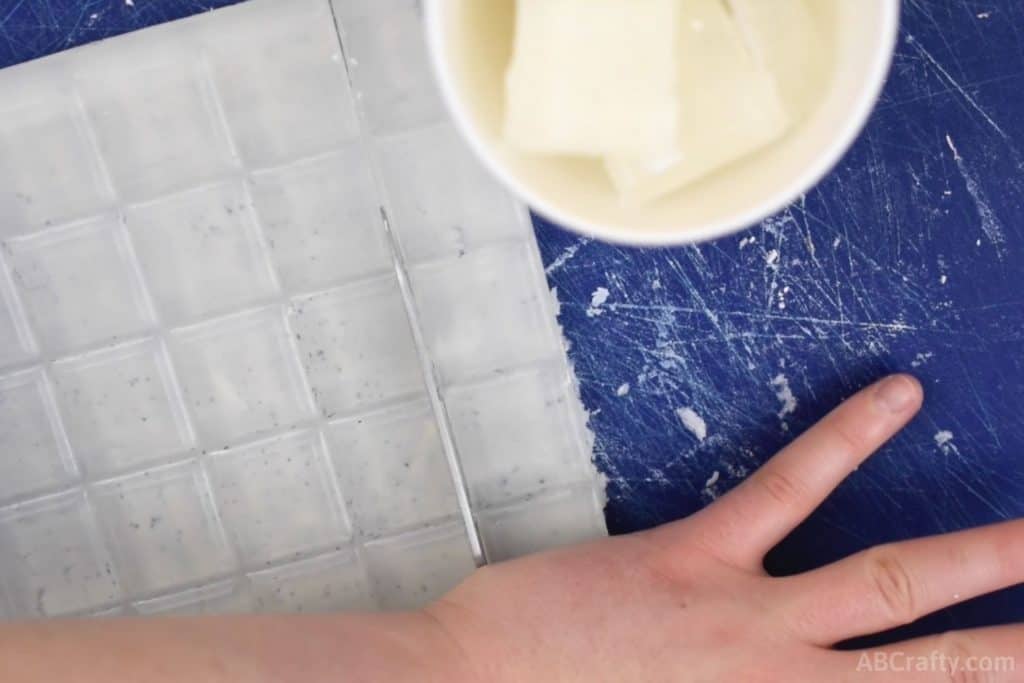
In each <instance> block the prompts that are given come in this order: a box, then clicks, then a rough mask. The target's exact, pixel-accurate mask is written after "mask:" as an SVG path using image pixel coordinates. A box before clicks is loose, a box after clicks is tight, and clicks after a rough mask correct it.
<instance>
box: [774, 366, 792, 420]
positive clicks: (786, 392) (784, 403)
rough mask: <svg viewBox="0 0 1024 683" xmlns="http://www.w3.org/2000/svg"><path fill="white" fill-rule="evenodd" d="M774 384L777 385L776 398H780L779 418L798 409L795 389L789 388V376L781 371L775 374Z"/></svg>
mask: <svg viewBox="0 0 1024 683" xmlns="http://www.w3.org/2000/svg"><path fill="white" fill-rule="evenodd" d="M772 386H773V387H775V398H777V399H779V403H780V404H781V405H780V406H779V412H778V413H776V415H778V416H779V419H782V418H784V417H786V416H787V415H791V414H793V413H794V412H795V411H796V396H794V395H793V390H792V389H790V388H789V378H787V377H786V376H785V375H783V374H781V373H779V374H778V375H775V378H774V379H773V380H772Z"/></svg>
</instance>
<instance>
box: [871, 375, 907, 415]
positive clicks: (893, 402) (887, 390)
mask: <svg viewBox="0 0 1024 683" xmlns="http://www.w3.org/2000/svg"><path fill="white" fill-rule="evenodd" d="M916 396H917V387H915V386H914V383H913V382H912V381H911V380H910V379H909V378H907V377H905V376H904V375H893V376H892V377H886V378H885V379H884V380H882V383H881V384H879V385H878V388H877V389H875V400H876V401H878V405H880V406H881V407H882V408H883V409H885V410H887V411H889V412H890V413H902V412H903V411H904V410H906V409H907V408H909V407H910V404H911V403H913V402H914V399H915V398H916Z"/></svg>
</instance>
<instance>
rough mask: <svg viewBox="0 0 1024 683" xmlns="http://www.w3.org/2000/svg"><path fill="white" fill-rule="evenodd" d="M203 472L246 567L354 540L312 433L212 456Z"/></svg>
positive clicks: (318, 438)
mask: <svg viewBox="0 0 1024 683" xmlns="http://www.w3.org/2000/svg"><path fill="white" fill-rule="evenodd" d="M207 470H208V472H209V473H210V482H211V485H212V486H213V491H214V495H215V497H216V499H217V502H218V507H219V508H220V512H221V519H222V520H223V522H224V526H225V528H226V529H227V532H228V535H229V536H230V537H231V539H232V540H233V541H234V543H235V547H236V548H238V550H239V553H240V554H241V557H242V561H243V562H244V563H245V564H246V565H247V566H255V565H259V564H270V563H271V562H273V561H275V560H280V559H285V558H288V559H294V558H295V557H298V556H300V555H303V554H307V553H309V552H311V551H314V550H317V549H322V548H326V547H328V546H336V545H338V544H339V543H341V542H342V541H344V540H346V539H348V538H349V536H351V530H350V529H349V526H348V521H347V520H346V519H345V513H344V511H343V510H342V509H341V506H340V495H339V493H338V490H337V485H336V484H335V481H334V473H333V472H332V470H331V467H330V465H329V463H328V461H327V453H326V452H325V451H324V448H323V445H322V444H321V441H320V435H319V434H317V433H316V432H300V433H297V434H291V435H288V436H286V437H284V438H278V439H274V440H272V441H265V442H262V443H258V444H254V445H252V446H247V447H245V448H241V449H237V450H234V449H232V450H229V451H224V452H222V453H218V454H215V455H213V456H212V457H211V458H210V459H209V461H208V464H207Z"/></svg>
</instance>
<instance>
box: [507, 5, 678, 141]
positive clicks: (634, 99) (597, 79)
mask: <svg viewBox="0 0 1024 683" xmlns="http://www.w3.org/2000/svg"><path fill="white" fill-rule="evenodd" d="M680 6H681V3H680V1H679V0H518V2H517V3H516V12H517V14H516V37H515V45H514V53H513V57H512V62H511V65H510V67H509V70H508V74H507V80H506V94H507V102H506V119H505V130H504V135H505V139H506V141H507V142H509V143H510V144H511V145H513V146H515V147H517V148H518V149H520V150H522V151H524V152H531V153H538V154H552V155H555V154H563V155H574V156H587V157H604V156H608V155H633V156H640V157H643V156H644V155H648V154H653V153H654V152H655V151H657V150H660V149H664V148H666V147H669V148H674V147H675V146H676V144H677V129H678V125H679V92H678V88H677V79H678V73H679V69H678V49H677V45H678V40H677V38H678V36H677V30H678V27H679V12H680Z"/></svg>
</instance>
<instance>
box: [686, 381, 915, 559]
mask: <svg viewBox="0 0 1024 683" xmlns="http://www.w3.org/2000/svg"><path fill="white" fill-rule="evenodd" d="M922 395H923V392H922V390H921V385H920V384H919V383H918V381H917V380H916V379H914V378H913V377H911V376H909V375H890V376H889V377H886V378H884V379H882V380H881V381H879V382H876V383H875V384H872V385H871V386H869V387H867V388H865V389H862V390H861V391H859V392H858V393H856V394H854V395H853V396H852V397H851V398H849V399H848V400H846V401H845V402H843V403H842V404H841V405H839V407H837V408H836V409H835V410H833V411H832V412H831V413H829V414H828V415H826V416H825V417H824V418H823V419H822V420H821V421H820V422H818V423H817V424H816V425H814V426H813V427H811V428H810V429H809V430H808V431H807V432H805V433H804V434H803V435H801V436H800V437H799V438H797V439H796V440H795V441H793V442H792V443H791V444H790V445H788V446H787V447H786V448H784V449H783V450H782V451H780V452H779V453H778V455H776V456H775V457H774V458H772V459H771V460H769V461H768V462H767V463H766V464H765V465H764V466H763V467H762V468H761V469H760V470H758V471H757V472H755V473H754V474H753V475H751V477H750V478H748V479H747V480H746V481H744V482H743V483H742V484H740V485H739V486H737V487H736V488H735V489H733V490H732V491H730V492H729V493H728V494H727V495H725V496H723V497H722V498H721V499H719V500H718V501H717V502H716V503H714V504H712V505H710V506H709V507H707V508H705V509H703V510H701V511H700V512H699V513H697V515H695V516H694V517H691V518H690V520H689V521H690V522H691V523H695V524H696V525H697V527H698V530H699V533H700V535H701V536H704V537H706V538H709V539H713V540H714V542H713V546H714V548H715V550H716V554H717V555H719V556H720V557H722V558H724V559H728V560H730V561H732V562H735V563H737V564H738V565H741V566H747V567H750V568H754V567H757V568H760V565H761V562H762V559H763V557H764V555H765V554H766V553H767V552H768V551H769V550H771V548H772V547H773V546H775V545H776V544H777V543H778V542H779V541H781V540H782V539H783V538H784V537H785V536H786V535H787V534H788V533H789V532H790V531H792V530H793V529H794V528H796V526H797V525H798V524H800V522H802V521H803V520H804V519H805V518H806V517H807V516H808V515H809V514H810V513H811V512H812V511H813V510H814V509H815V508H816V507H817V506H818V505H820V504H821V503H822V501H824V500H825V498H827V497H828V495H829V494H830V493H831V492H832V491H833V490H834V489H835V487H836V486H838V485H839V484H840V482H842V480H843V479H845V478H846V477H847V476H848V475H849V474H850V473H851V472H852V471H853V470H855V469H857V467H858V466H859V465H860V464H861V463H862V462H863V461H864V460H866V459H867V458H868V456H870V455H871V454H872V453H873V452H874V451H875V450H876V449H877V448H878V447H879V446H881V445H882V444H883V443H885V442H886V441H887V440H888V439H889V438H890V437H892V435H893V434H895V433H896V432H897V431H899V430H900V429H901V428H902V427H903V426H904V425H906V423H907V422H908V421H910V418H911V417H913V416H914V414H915V413H917V411H918V409H919V408H920V407H921V400H922Z"/></svg>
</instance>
